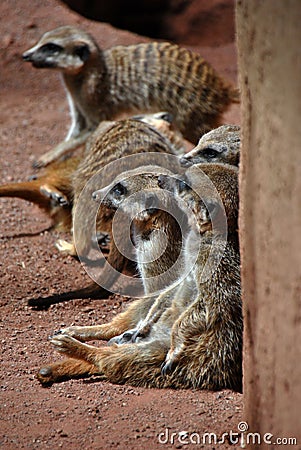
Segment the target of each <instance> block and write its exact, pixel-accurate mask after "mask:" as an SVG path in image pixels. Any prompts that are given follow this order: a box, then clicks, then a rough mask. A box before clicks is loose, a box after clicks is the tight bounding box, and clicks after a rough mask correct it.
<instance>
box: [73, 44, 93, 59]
mask: <svg viewBox="0 0 301 450" xmlns="http://www.w3.org/2000/svg"><path fill="white" fill-rule="evenodd" d="M74 54H75V55H77V56H79V57H80V59H81V60H82V61H84V62H85V61H87V59H88V58H89V56H90V49H89V46H88V45H87V44H83V45H79V46H77V47H75V50H74Z"/></svg>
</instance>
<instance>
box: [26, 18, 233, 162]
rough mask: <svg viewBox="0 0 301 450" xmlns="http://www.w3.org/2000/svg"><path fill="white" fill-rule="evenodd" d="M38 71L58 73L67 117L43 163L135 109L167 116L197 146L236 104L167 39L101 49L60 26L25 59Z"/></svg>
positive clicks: (206, 68)
mask: <svg viewBox="0 0 301 450" xmlns="http://www.w3.org/2000/svg"><path fill="white" fill-rule="evenodd" d="M23 59H24V60H25V61H29V62H31V63H32V64H33V66H34V67H37V68H50V69H57V70H59V71H61V73H62V75H63V81H64V85H65V87H66V92H67V98H68V102H69V108H70V113H71V118H72V123H71V127H70V129H69V132H68V134H67V137H66V140H65V142H62V143H61V144H59V145H58V146H57V147H55V148H54V149H53V150H51V151H50V152H48V153H46V154H45V155H43V156H42V157H41V158H40V159H39V160H38V161H37V165H39V166H42V165H46V164H48V163H49V162H51V161H52V160H54V159H56V158H57V157H59V156H61V155H62V154H63V153H64V152H66V151H69V150H71V149H73V148H75V147H76V146H78V145H80V144H81V143H83V142H84V141H85V140H86V139H87V137H88V136H89V134H90V132H91V131H92V130H94V129H95V128H96V127H97V125H98V124H99V122H100V121H103V120H108V119H109V120H111V119H113V118H114V117H115V116H116V115H117V114H120V113H132V112H133V111H141V112H154V111H158V110H159V111H160V110H164V111H168V112H170V113H172V114H173V116H174V120H175V124H176V126H177V127H178V128H179V130H180V131H181V132H182V134H183V136H184V137H185V138H186V139H188V140H189V141H191V142H192V143H194V144H196V143H197V141H198V140H199V138H200V136H201V135H202V134H204V133H205V132H207V131H209V130H210V129H212V128H214V127H216V126H218V125H219V122H220V117H221V114H222V113H223V112H224V111H225V110H226V108H227V107H228V106H229V105H230V104H231V102H238V101H239V94H238V91H237V90H236V89H234V88H233V87H231V86H230V84H228V83H226V82H225V81H224V80H223V79H222V78H221V77H220V76H219V75H218V74H217V73H216V72H215V70H214V69H213V68H212V67H211V66H210V65H209V64H208V63H207V62H206V61H205V60H204V59H203V58H202V57H201V56H199V55H198V54H195V53H192V52H191V51H189V50H186V49H184V48H180V47H178V46H177V45H175V44H170V43H167V42H163V43H160V42H151V43H148V44H137V45H129V46H116V47H113V48H111V49H108V50H102V49H100V48H99V47H98V45H97V43H96V41H95V39H94V38H93V37H92V36H91V35H90V34H88V33H86V32H85V31H83V30H80V29H78V28H75V27H72V26H63V27H60V28H56V29H54V30H52V31H49V32H47V33H45V34H44V35H43V36H42V37H41V39H40V40H39V41H38V43H37V44H36V45H35V46H34V47H32V48H31V49H29V50H27V51H26V52H25V53H24V54H23Z"/></svg>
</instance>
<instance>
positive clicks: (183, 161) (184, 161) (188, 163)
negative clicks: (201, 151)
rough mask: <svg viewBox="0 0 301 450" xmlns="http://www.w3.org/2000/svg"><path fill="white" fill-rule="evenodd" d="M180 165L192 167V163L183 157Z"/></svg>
mask: <svg viewBox="0 0 301 450" xmlns="http://www.w3.org/2000/svg"><path fill="white" fill-rule="evenodd" d="M180 164H181V166H182V167H189V166H192V162H191V161H190V160H189V159H187V158H185V156H182V158H180Z"/></svg>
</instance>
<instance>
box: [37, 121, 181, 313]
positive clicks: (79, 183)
mask: <svg viewBox="0 0 301 450" xmlns="http://www.w3.org/2000/svg"><path fill="white" fill-rule="evenodd" d="M161 121H162V119H160V120H159V123H160V124H161ZM159 129H161V128H159ZM167 129H168V128H167ZM145 153H148V155H146V156H147V160H148V163H150V164H151V163H153V164H156V161H157V159H158V157H157V156H156V155H157V154H158V153H161V154H162V158H163V159H164V158H165V156H164V155H166V154H167V155H169V156H170V155H175V154H176V153H175V150H174V145H173V143H172V142H171V141H170V140H169V139H168V138H167V137H165V136H164V135H163V134H162V133H160V131H158V130H157V129H155V128H154V126H152V125H149V124H148V123H146V122H145V121H141V120H137V119H126V120H121V121H119V122H116V123H115V124H114V125H113V126H111V127H109V128H108V129H107V130H106V131H105V133H101V134H100V135H98V136H97V138H96V139H95V141H94V143H93V146H92V148H91V149H90V150H89V152H88V153H87V155H86V157H85V158H84V159H83V160H82V161H81V162H80V164H79V166H78V168H77V170H76V171H75V172H74V173H73V175H72V180H73V193H74V200H73V208H72V222H73V226H72V228H73V242H71V243H66V242H65V241H59V242H58V248H59V249H60V250H62V251H66V252H68V253H70V254H73V255H78V256H79V257H81V258H83V259H85V261H88V260H89V258H90V255H89V252H90V250H92V251H93V247H92V245H91V242H93V240H94V239H93V237H94V235H95V219H96V229H97V230H99V231H101V232H102V233H106V234H108V235H109V236H110V237H111V240H110V250H109V254H108V256H107V259H106V264H105V266H104V268H103V270H102V272H101V274H100V276H99V284H101V286H99V285H98V284H97V283H95V282H93V283H92V284H90V285H89V286H87V287H86V288H83V289H79V290H75V291H71V292H67V293H63V294H60V295H54V296H51V297H47V298H38V299H31V300H30V301H29V304H30V305H31V306H42V305H43V306H45V305H49V304H52V303H57V302H60V301H66V300H70V299H74V298H89V297H98V298H106V297H108V295H110V294H111V292H110V291H109V290H107V289H105V288H104V287H102V286H111V285H112V284H113V283H114V281H116V279H117V278H118V274H119V273H121V272H122V271H123V270H124V268H125V265H126V264H127V263H128V259H127V258H125V257H124V256H123V255H121V253H120V251H119V250H118V248H117V247H116V245H115V242H114V239H112V230H111V228H112V219H113V216H114V211H112V210H111V209H109V208H106V207H105V206H104V205H100V207H99V205H98V204H97V203H96V202H94V201H93V198H92V194H93V192H94V191H95V190H97V189H99V187H101V186H105V185H106V184H108V182H106V181H105V180H109V179H114V178H115V177H116V176H117V175H118V173H122V172H124V171H126V170H129V169H131V168H132V165H133V159H131V162H130V163H128V160H127V159H126V158H123V159H120V158H122V157H125V156H130V155H135V164H136V166H138V167H139V166H140V165H141V163H140V162H139V161H140V160H143V161H145V155H144V154H145ZM139 154H140V156H142V158H140V159H139ZM115 160H117V161H118V164H114V165H113V168H112V165H110V163H111V162H113V161H115ZM166 161H167V160H166ZM174 163H175V166H176V168H175V170H180V169H181V168H180V166H179V164H178V160H177V158H176V157H175V158H174ZM128 164H130V167H129V166H128ZM142 164H143V163H142ZM104 168H105V170H102V169H104ZM116 170H117V173H116V172H112V171H116ZM86 185H87V186H88V187H86ZM85 187H86V188H85ZM83 191H84V194H82V192H83ZM117 234H120V237H119V240H120V239H121V240H122V236H123V229H122V228H120V230H117V231H115V237H116V235H117ZM111 267H113V268H114V269H115V271H114V276H113V275H112V271H111Z"/></svg>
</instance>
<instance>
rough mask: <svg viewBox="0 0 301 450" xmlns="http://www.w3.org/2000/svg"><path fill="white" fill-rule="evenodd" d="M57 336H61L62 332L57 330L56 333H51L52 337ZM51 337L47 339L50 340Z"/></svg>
mask: <svg viewBox="0 0 301 450" xmlns="http://www.w3.org/2000/svg"><path fill="white" fill-rule="evenodd" d="M58 334H63V330H57V331H54V333H53V335H52V336H57V335H58ZM52 336H50V338H49V339H51V338H52Z"/></svg>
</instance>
